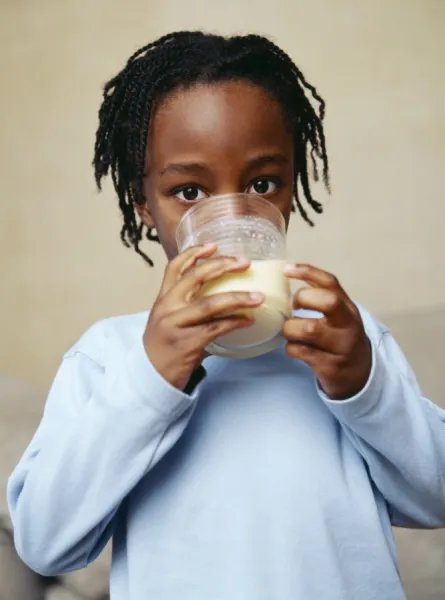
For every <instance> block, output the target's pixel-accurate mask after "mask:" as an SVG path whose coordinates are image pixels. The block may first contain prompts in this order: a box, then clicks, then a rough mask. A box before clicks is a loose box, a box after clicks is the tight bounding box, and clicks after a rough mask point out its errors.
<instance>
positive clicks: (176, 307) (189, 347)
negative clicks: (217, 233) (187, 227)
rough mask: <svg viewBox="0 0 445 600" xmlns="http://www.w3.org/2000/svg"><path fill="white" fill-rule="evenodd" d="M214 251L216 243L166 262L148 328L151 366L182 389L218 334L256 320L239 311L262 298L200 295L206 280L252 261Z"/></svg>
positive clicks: (146, 337)
mask: <svg viewBox="0 0 445 600" xmlns="http://www.w3.org/2000/svg"><path fill="white" fill-rule="evenodd" d="M215 251H216V246H214V245H212V246H204V247H198V248H191V249H189V250H186V251H185V252H183V253H181V254H179V255H178V256H177V257H176V258H174V259H173V260H172V261H171V262H170V263H169V264H168V266H167V268H166V270H165V275H164V280H163V283H162V286H161V291H160V293H159V296H158V298H157V300H156V301H155V303H154V306H153V309H152V311H151V313H150V317H149V319H148V323H147V327H146V329H145V332H144V346H145V350H146V352H147V356H148V358H149V359H150V361H151V363H152V365H153V366H154V367H155V369H156V370H157V371H158V373H160V375H162V377H163V378H164V379H165V380H167V381H168V382H169V383H170V384H171V385H173V386H174V387H176V388H178V389H180V390H183V389H184V388H185V386H186V385H187V383H188V381H189V379H190V377H191V375H192V373H193V371H194V370H195V369H196V368H197V367H198V366H199V365H200V364H201V362H202V360H203V358H204V355H205V350H204V349H205V347H206V346H207V345H208V344H209V343H210V342H212V341H213V340H214V339H215V338H217V337H218V336H220V335H223V334H226V333H229V332H230V331H233V330H234V329H238V328H241V327H249V326H250V325H252V323H253V322H254V319H253V317H251V316H247V315H246V314H242V313H240V312H239V311H242V310H243V309H244V310H246V309H252V308H255V307H256V306H259V305H260V304H261V303H262V302H263V299H264V298H263V296H262V295H261V294H249V293H248V292H227V293H221V294H215V295H213V296H207V297H202V296H201V292H202V288H203V286H204V285H205V284H206V283H208V282H210V281H214V280H216V279H219V278H220V277H222V276H223V275H225V274H226V273H237V272H242V271H246V270H247V269H248V268H249V266H250V263H249V261H247V260H244V259H243V260H241V259H235V258H231V257H221V256H217V257H214V256H212V255H213V254H214V253H215ZM203 259H204V260H203ZM198 261H200V262H198Z"/></svg>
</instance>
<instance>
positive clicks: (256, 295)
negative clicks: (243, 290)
mask: <svg viewBox="0 0 445 600" xmlns="http://www.w3.org/2000/svg"><path fill="white" fill-rule="evenodd" d="M249 298H250V299H251V300H252V302H262V301H263V300H264V294H262V293H261V292H252V293H251V294H249Z"/></svg>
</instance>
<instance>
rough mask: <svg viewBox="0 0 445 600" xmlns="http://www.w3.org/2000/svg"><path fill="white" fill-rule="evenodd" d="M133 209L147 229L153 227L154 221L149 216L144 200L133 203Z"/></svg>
mask: <svg viewBox="0 0 445 600" xmlns="http://www.w3.org/2000/svg"><path fill="white" fill-rule="evenodd" d="M134 209H135V211H136V212H137V214H138V215H139V218H140V220H141V221H142V223H143V224H144V225H145V226H146V227H148V229H153V228H154V227H155V222H154V221H153V217H152V216H151V212H150V209H149V208H148V206H147V203H146V202H144V204H135V207H134Z"/></svg>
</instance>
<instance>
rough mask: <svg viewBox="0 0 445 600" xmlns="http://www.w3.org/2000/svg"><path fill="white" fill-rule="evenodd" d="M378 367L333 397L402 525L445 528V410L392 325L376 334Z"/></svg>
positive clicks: (374, 359)
mask: <svg viewBox="0 0 445 600" xmlns="http://www.w3.org/2000/svg"><path fill="white" fill-rule="evenodd" d="M368 335H369V337H370V341H371V346H372V370H371V374H370V377H369V379H368V382H367V384H366V386H365V387H364V389H363V390H362V391H361V392H360V393H359V394H357V395H356V396H355V397H353V398H350V399H348V400H345V401H333V400H330V399H329V398H327V396H326V395H325V394H324V393H323V392H322V391H321V390H320V389H319V390H318V391H319V394H320V395H321V397H322V398H323V400H324V402H325V403H326V405H327V406H328V407H329V409H330V410H331V412H332V413H333V414H334V415H335V417H336V418H337V419H338V420H339V421H340V423H341V424H342V425H343V427H344V429H345V431H346V433H347V434H348V436H349V438H350V439H351V441H352V443H353V444H354V446H355V447H356V449H357V450H358V451H359V453H360V454H361V456H362V457H363V459H364V461H365V462H366V464H367V467H368V469H369V473H370V476H371V478H372V480H373V481H374V483H375V485H376V486H377V488H378V489H379V491H380V493H381V494H382V495H383V496H384V498H385V499H386V501H387V503H388V505H389V509H390V514H391V519H392V523H393V525H395V526H399V527H420V528H438V527H445V411H443V410H441V409H440V408H439V407H437V406H436V405H434V404H433V403H432V402H430V401H429V400H427V399H426V398H424V397H423V396H422V393H421V391H420V389H419V386H418V383H417V381H416V378H415V376H414V373H413V372H412V370H411V368H410V366H409V364H408V362H407V360H406V358H405V357H404V355H403V353H402V351H401V350H400V348H399V347H398V345H397V343H396V342H395V340H394V338H393V337H392V335H391V333H390V332H389V331H388V330H384V331H380V333H379V335H378V336H377V335H370V334H369V332H368Z"/></svg>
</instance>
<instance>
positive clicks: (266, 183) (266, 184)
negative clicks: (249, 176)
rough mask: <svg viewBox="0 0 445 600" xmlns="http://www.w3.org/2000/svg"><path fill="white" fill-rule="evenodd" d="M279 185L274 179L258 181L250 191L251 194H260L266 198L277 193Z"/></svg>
mask: <svg viewBox="0 0 445 600" xmlns="http://www.w3.org/2000/svg"><path fill="white" fill-rule="evenodd" d="M278 187H279V184H278V182H277V181H274V180H273V179H266V178H264V179H257V180H256V181H254V182H253V183H252V185H251V186H250V187H249V189H248V193H249V194H258V195H259V196H266V195H267V194H273V193H274V192H276V191H277V189H278Z"/></svg>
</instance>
